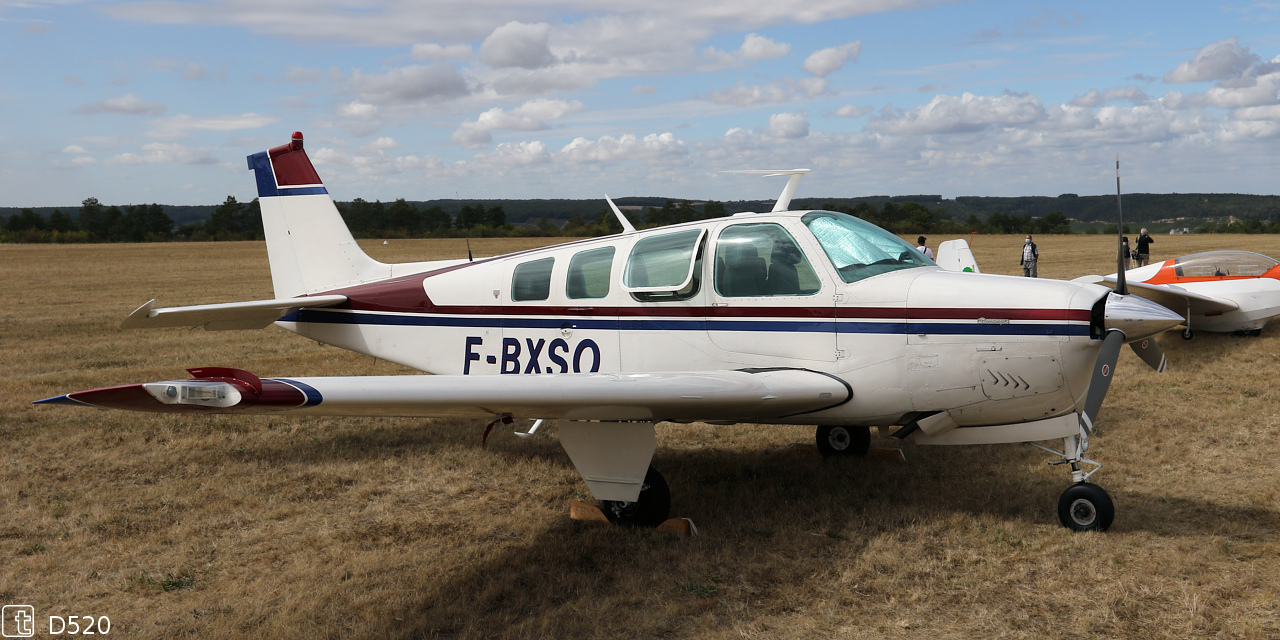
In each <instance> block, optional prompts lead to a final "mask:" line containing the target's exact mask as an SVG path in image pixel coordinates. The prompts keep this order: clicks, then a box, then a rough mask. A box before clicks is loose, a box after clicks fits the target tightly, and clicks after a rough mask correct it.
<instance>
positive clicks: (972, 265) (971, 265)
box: [934, 240, 982, 273]
mask: <svg viewBox="0 0 1280 640" xmlns="http://www.w3.org/2000/svg"><path fill="white" fill-rule="evenodd" d="M934 262H937V263H938V266H939V267H942V268H943V269H946V270H947V271H972V272H974V273H981V272H982V271H981V270H980V269H978V262H977V261H976V260H974V259H973V251H972V250H971V249H969V243H968V242H965V241H964V240H948V241H946V242H944V243H942V244H940V245H938V259H937V260H935V261H934Z"/></svg>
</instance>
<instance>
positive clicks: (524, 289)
mask: <svg viewBox="0 0 1280 640" xmlns="http://www.w3.org/2000/svg"><path fill="white" fill-rule="evenodd" d="M555 262H556V260H555V258H543V259H541V260H534V261H532V262H526V263H524V264H520V265H516V272H515V275H513V276H512V277H511V299H512V300H513V301H515V302H522V301H526V300H546V299H547V296H549V295H550V294H551V267H552V265H554V264H555Z"/></svg>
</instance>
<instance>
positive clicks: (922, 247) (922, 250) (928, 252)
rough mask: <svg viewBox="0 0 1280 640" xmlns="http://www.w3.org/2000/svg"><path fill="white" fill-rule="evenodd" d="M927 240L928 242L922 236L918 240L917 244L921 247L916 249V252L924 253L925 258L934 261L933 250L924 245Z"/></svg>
mask: <svg viewBox="0 0 1280 640" xmlns="http://www.w3.org/2000/svg"><path fill="white" fill-rule="evenodd" d="M925 240H927V238H925V237H924V236H920V237H919V238H916V244H918V245H920V246H918V247H916V250H917V251H919V252H920V253H923V254H924V257H926V258H928V259H930V260H933V249H930V248H929V247H926V246H925V244H924V242H925Z"/></svg>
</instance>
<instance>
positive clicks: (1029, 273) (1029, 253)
mask: <svg viewBox="0 0 1280 640" xmlns="http://www.w3.org/2000/svg"><path fill="white" fill-rule="evenodd" d="M1038 260H1040V250H1039V249H1037V248H1036V243H1034V242H1032V241H1031V236H1027V239H1026V240H1025V241H1023V243H1022V275H1024V276H1026V277H1028V278H1038V277H1040V276H1039V274H1037V273H1036V262H1037V261H1038Z"/></svg>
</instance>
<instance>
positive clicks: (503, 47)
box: [480, 20, 556, 69]
mask: <svg viewBox="0 0 1280 640" xmlns="http://www.w3.org/2000/svg"><path fill="white" fill-rule="evenodd" d="M550 38H551V25H549V24H547V23H545V22H540V23H538V24H524V23H522V22H516V21H514V20H513V21H511V22H508V23H506V24H504V25H502V26H501V27H498V28H497V29H494V30H493V33H491V34H489V37H487V38H485V39H484V42H483V43H482V44H481V45H480V59H481V60H483V61H484V63H485V64H487V65H489V66H491V67H495V68H499V69H500V68H504V67H520V68H523V69H538V68H541V67H546V66H548V65H550V64H552V63H554V62H555V61H556V58H555V56H554V55H552V54H551V49H550V47H548V46H547V41H548V40H549V39H550Z"/></svg>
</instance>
